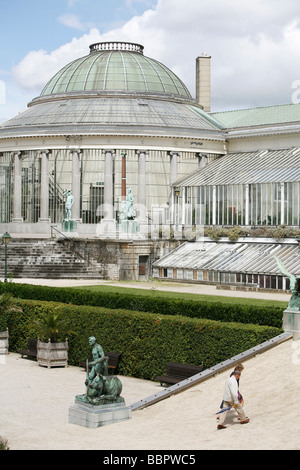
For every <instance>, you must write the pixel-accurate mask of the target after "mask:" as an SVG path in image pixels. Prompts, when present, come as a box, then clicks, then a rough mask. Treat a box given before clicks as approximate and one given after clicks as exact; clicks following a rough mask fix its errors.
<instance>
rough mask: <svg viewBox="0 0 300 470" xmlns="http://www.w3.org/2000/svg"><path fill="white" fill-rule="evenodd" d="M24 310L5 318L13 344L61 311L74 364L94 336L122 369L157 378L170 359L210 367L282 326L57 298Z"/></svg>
mask: <svg viewBox="0 0 300 470" xmlns="http://www.w3.org/2000/svg"><path fill="white" fill-rule="evenodd" d="M16 303H17V304H18V305H19V306H20V307H21V308H22V311H21V312H15V311H11V312H7V313H5V314H4V315H3V316H2V317H1V318H0V329H1V322H6V323H7V325H8V327H9V331H10V350H11V351H17V350H18V349H21V348H24V347H25V346H26V344H27V341H28V339H29V338H31V337H36V336H37V330H35V329H34V322H33V320H34V319H39V318H40V317H41V316H42V315H44V314H45V313H49V312H50V313H51V312H54V311H56V312H57V310H59V311H60V314H61V316H62V318H63V319H64V321H65V325H66V327H68V328H70V329H72V330H73V331H74V332H75V333H76V334H75V335H71V336H70V338H68V343H69V364H71V365H76V366H78V365H79V364H80V363H81V362H82V361H85V360H86V359H87V358H88V357H89V356H90V353H91V351H90V346H89V341H88V338H89V336H92V335H93V336H95V337H96V339H97V341H98V342H99V343H100V344H101V345H102V347H103V349H104V350H106V351H118V352H120V353H121V354H122V355H121V358H120V362H119V373H120V374H121V375H128V376H133V377H139V378H142V379H147V380H155V377H156V376H158V375H161V374H163V373H165V365H166V363H167V362H168V361H176V362H183V363H187V364H196V365H203V366H204V368H208V367H211V366H213V365H215V364H217V363H219V362H222V361H224V360H226V359H228V358H229V357H232V356H234V355H236V354H239V353H241V352H243V351H245V350H247V349H249V348H251V347H254V346H255V345H257V344H260V343H262V342H264V341H266V340H268V339H271V338H272V337H274V336H277V335H278V334H280V333H281V332H282V330H280V329H279V328H274V327H269V326H260V325H252V324H249V325H245V324H241V323H235V322H228V323H225V322H218V321H214V320H207V319H200V318H188V317H184V316H182V315H167V314H166V315H158V314H153V313H148V312H133V311H127V310H121V309H114V310H111V309H106V308H99V307H90V306H75V305H71V304H63V303H56V302H45V301H36V300H20V299H17V300H16Z"/></svg>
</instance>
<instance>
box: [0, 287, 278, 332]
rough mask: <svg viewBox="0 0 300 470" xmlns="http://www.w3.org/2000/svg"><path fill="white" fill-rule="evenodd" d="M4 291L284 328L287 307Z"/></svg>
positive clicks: (74, 292)
mask: <svg viewBox="0 0 300 470" xmlns="http://www.w3.org/2000/svg"><path fill="white" fill-rule="evenodd" d="M1 290H2V291H3V290H8V291H9V292H11V293H12V294H13V295H14V296H15V297H19V298H22V299H32V300H34V299H35V300H42V301H50V300H53V299H55V300H56V301H57V302H63V303H66V304H68V303H72V304H74V305H90V306H97V307H105V308H111V309H120V308H121V309H126V310H132V311H140V312H153V313H159V314H160V315H182V316H185V317H190V318H207V319H211V320H218V321H224V322H239V323H254V324H258V325H267V326H275V327H276V328H281V325H282V316H283V308H282V307H269V306H265V305H262V306H258V305H255V306H253V305H248V304H230V303H222V302H220V301H203V300H201V301H195V300H179V299H173V298H167V297H164V298H163V297H155V296H144V295H139V294H138V293H135V294H123V293H122V294H119V293H112V292H109V293H104V292H93V291H91V290H88V289H69V288H65V287H47V286H34V285H30V284H17V283H5V284H4V283H0V292H1Z"/></svg>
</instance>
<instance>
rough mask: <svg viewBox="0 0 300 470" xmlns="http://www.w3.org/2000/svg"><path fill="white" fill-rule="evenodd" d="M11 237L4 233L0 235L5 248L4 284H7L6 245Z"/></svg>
mask: <svg viewBox="0 0 300 470" xmlns="http://www.w3.org/2000/svg"><path fill="white" fill-rule="evenodd" d="M10 239H11V236H10V235H9V233H7V232H6V233H4V235H2V243H3V244H4V246H5V271H4V282H7V245H8V244H9V242H10Z"/></svg>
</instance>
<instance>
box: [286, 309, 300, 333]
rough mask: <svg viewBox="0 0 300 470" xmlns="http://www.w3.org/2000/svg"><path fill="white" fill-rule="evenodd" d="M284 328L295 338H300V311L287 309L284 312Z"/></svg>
mask: <svg viewBox="0 0 300 470" xmlns="http://www.w3.org/2000/svg"><path fill="white" fill-rule="evenodd" d="M282 328H283V329H284V331H286V332H289V333H292V334H293V338H294V340H296V341H297V340H299V339H300V311H299V310H292V309H288V308H287V309H286V310H285V311H284V312H283V321H282Z"/></svg>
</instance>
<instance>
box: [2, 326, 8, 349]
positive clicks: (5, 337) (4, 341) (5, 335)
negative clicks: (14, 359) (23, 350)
mask: <svg viewBox="0 0 300 470" xmlns="http://www.w3.org/2000/svg"><path fill="white" fill-rule="evenodd" d="M8 338H9V334H8V328H6V330H5V331H0V354H8Z"/></svg>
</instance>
